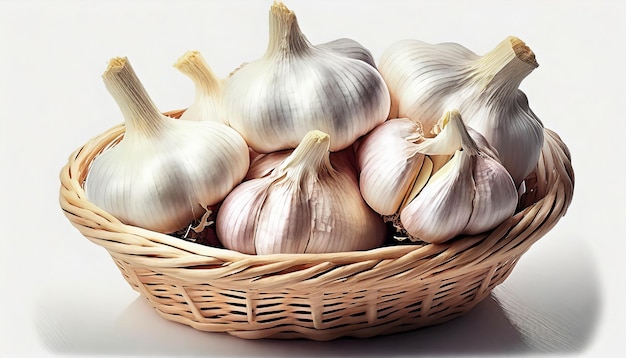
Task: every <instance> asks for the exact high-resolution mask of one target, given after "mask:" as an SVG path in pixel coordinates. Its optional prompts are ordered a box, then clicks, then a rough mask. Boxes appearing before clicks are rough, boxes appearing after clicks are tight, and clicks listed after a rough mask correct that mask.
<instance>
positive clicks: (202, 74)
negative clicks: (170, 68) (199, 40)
mask: <svg viewBox="0 0 626 358" xmlns="http://www.w3.org/2000/svg"><path fill="white" fill-rule="evenodd" d="M174 67H175V68H176V69H178V70H179V71H180V72H182V73H183V74H185V75H186V76H187V77H189V78H190V79H191V80H192V81H193V83H194V85H195V100H194V102H193V103H192V104H191V105H190V106H189V108H187V110H185V112H183V114H182V115H181V116H180V119H184V120H192V121H215V122H218V123H223V124H227V120H226V112H225V111H224V104H223V93H222V88H223V80H221V79H219V78H217V76H216V75H215V73H213V70H211V67H209V65H208V64H207V63H206V60H205V59H204V57H203V56H202V54H201V53H200V52H199V51H187V52H186V53H185V54H184V55H182V56H181V57H180V58H179V59H178V60H177V61H176V63H174Z"/></svg>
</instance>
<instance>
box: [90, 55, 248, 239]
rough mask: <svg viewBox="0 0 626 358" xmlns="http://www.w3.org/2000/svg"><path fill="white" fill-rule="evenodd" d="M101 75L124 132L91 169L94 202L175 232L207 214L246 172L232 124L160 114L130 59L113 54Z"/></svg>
mask: <svg viewBox="0 0 626 358" xmlns="http://www.w3.org/2000/svg"><path fill="white" fill-rule="evenodd" d="M102 77H103V80H104V84H105V86H106V88H107V90H108V91H109V93H110V94H111V95H112V97H113V99H114V100H115V101H116V103H117V105H118V106H119V108H120V110H121V112H122V115H123V117H124V123H125V132H124V137H123V139H122V140H121V141H120V142H119V143H117V144H116V145H115V146H112V147H110V148H107V149H106V150H105V151H103V152H102V153H101V154H99V155H98V156H96V157H95V158H94V160H93V162H92V164H91V166H90V168H89V172H88V174H87V177H86V180H85V184H84V185H85V192H86V194H87V198H88V199H89V200H90V201H91V202H93V203H94V204H95V205H97V206H99V207H101V208H102V209H104V210H106V211H107V212H109V213H111V214H112V215H114V216H115V217H116V218H118V219H119V220H120V221H122V222H124V223H126V224H129V225H135V226H139V227H143V228H146V229H149V230H153V231H158V232H163V233H171V232H175V231H178V230H180V229H183V228H184V227H187V226H188V225H189V224H190V222H191V221H193V220H195V219H198V218H200V217H202V216H203V214H204V213H205V212H206V210H207V208H208V207H210V206H213V205H215V204H217V203H218V202H220V201H221V200H222V199H223V198H224V197H225V196H226V195H227V194H228V193H229V192H230V190H232V188H233V187H234V186H235V185H236V184H237V183H239V182H240V181H241V179H242V178H243V177H244V175H245V173H246V170H247V168H248V165H249V157H248V147H247V145H246V143H245V142H244V140H243V138H242V137H241V136H240V135H239V134H238V133H237V132H236V131H234V130H233V129H232V128H230V127H228V126H226V125H223V124H219V123H215V122H196V121H183V120H174V119H171V118H169V117H166V116H165V115H163V114H161V113H160V112H159V110H158V109H157V108H156V106H155V105H154V103H153V102H152V100H151V99H150V97H149V96H148V93H147V92H146V90H145V88H144V87H143V85H142V83H141V82H140V81H139V78H138V77H137V75H136V73H135V71H134V69H133V68H132V66H131V64H130V62H129V61H128V59H127V58H114V59H112V60H111V61H110V62H109V65H108V67H107V70H106V71H105V73H104V74H103V76H102Z"/></svg>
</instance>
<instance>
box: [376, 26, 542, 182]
mask: <svg viewBox="0 0 626 358" xmlns="http://www.w3.org/2000/svg"><path fill="white" fill-rule="evenodd" d="M537 66H538V64H537V62H536V60H535V55H534V53H533V52H532V51H531V49H530V48H529V47H528V46H526V44H524V42H522V41H521V40H520V39H518V38H516V37H512V36H511V37H508V38H506V39H505V40H504V41H502V42H501V43H500V44H498V46H497V47H496V48H495V49H493V50H492V51H490V52H489V53H487V54H485V55H484V56H478V55H476V54H475V53H474V52H472V51H470V50H468V49H467V48H465V47H463V46H461V45H459V44H456V43H441V44H428V43H425V42H422V41H417V40H403V41H398V42H396V43H394V44H393V45H392V46H390V47H389V48H388V49H387V50H386V51H385V52H384V53H383V56H382V58H381V61H380V64H379V66H378V68H379V70H380V73H381V74H382V75H383V77H384V78H385V81H386V82H387V85H388V87H389V92H390V95H391V101H392V110H391V115H392V116H398V117H406V118H410V119H419V120H420V121H421V122H422V125H423V126H424V133H425V135H427V136H429V135H430V133H431V128H432V127H433V126H434V124H435V122H436V121H437V119H438V118H439V115H440V114H441V113H442V112H443V111H444V110H446V109H448V108H457V109H458V110H459V111H460V112H461V114H462V115H463V120H464V121H465V123H466V124H467V125H468V126H470V127H472V128H473V129H475V130H476V131H478V132H479V133H481V134H482V135H483V136H484V137H485V138H486V139H487V141H488V142H489V143H490V144H491V145H492V146H493V147H494V148H495V149H496V150H497V151H498V154H499V157H500V160H501V162H502V164H503V165H504V166H505V167H506V168H507V170H508V171H509V173H510V174H511V176H512V177H513V179H514V181H515V183H516V185H520V183H521V182H522V180H523V179H524V178H525V177H526V176H527V175H528V174H529V173H530V172H531V171H532V170H533V169H534V168H535V166H536V165H537V161H538V159H539V154H540V151H541V147H542V145H543V124H542V123H541V121H540V120H539V118H537V116H536V115H535V114H534V113H533V111H532V110H531V109H530V107H529V105H528V100H527V98H526V95H525V94H524V93H523V92H522V91H521V90H519V85H520V83H521V82H522V80H523V79H524V78H525V77H526V76H528V74H530V73H531V72H532V71H533V70H534V69H535V68H536V67H537Z"/></svg>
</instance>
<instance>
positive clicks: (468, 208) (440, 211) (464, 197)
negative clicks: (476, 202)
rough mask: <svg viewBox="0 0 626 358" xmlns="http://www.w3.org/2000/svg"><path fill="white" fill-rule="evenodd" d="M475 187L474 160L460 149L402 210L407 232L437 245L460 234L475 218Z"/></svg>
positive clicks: (401, 214)
mask: <svg viewBox="0 0 626 358" xmlns="http://www.w3.org/2000/svg"><path fill="white" fill-rule="evenodd" d="M471 187H472V175H471V158H470V157H469V156H467V155H465V154H464V153H463V152H462V151H460V150H459V151H457V152H456V153H455V154H454V155H453V156H452V158H451V159H450V161H448V163H446V164H445V165H444V166H443V167H442V168H441V169H439V170H438V171H437V172H436V173H435V174H433V175H432V177H431V178H430V180H429V182H428V184H426V186H425V187H424V188H423V189H422V191H421V192H420V193H419V195H417V196H416V197H415V198H414V199H413V200H412V201H411V202H410V203H409V204H407V205H406V206H405V207H404V208H403V209H402V210H401V211H400V222H401V223H402V226H403V228H404V230H405V231H406V232H407V233H408V234H409V235H411V236H412V239H413V240H415V239H419V240H422V241H425V242H429V243H434V244H436V243H442V242H445V241H448V240H450V239H451V238H453V237H455V236H456V235H458V234H460V233H461V232H462V231H463V229H465V226H466V225H467V222H468V221H469V219H470V216H471V215H472V200H473V190H472V188H471Z"/></svg>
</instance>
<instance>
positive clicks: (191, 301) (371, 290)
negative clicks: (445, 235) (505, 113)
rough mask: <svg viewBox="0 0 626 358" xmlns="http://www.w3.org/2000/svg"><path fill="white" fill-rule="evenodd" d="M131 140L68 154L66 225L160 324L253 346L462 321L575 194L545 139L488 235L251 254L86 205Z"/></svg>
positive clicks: (102, 142)
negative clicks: (108, 159)
mask: <svg viewBox="0 0 626 358" xmlns="http://www.w3.org/2000/svg"><path fill="white" fill-rule="evenodd" d="M123 133H124V127H123V126H122V125H120V126H116V127H114V128H112V129H110V130H108V131H107V132H105V133H103V134H101V135H100V136H98V137H96V138H93V139H92V140H90V141H89V142H87V143H86V144H85V145H84V146H83V147H82V148H80V149H78V150H77V151H76V152H75V153H73V154H72V155H71V156H70V158H69V162H68V163H67V165H66V166H65V167H64V168H63V170H62V171H61V176H60V179H61V191H60V203H61V207H62V208H63V210H64V213H65V215H66V216H67V218H68V219H69V220H70V222H71V223H72V224H73V225H74V226H75V227H76V228H78V230H79V231H80V232H81V233H82V234H83V235H84V236H85V237H86V238H88V239H89V240H91V241H92V242H94V243H96V244H98V245H100V246H102V247H104V248H105V249H106V250H107V251H108V252H109V253H110V255H111V256H112V258H113V260H114V261H115V263H116V264H117V266H118V268H119V269H120V271H121V272H122V274H123V276H124V278H125V279H126V280H127V281H128V283H129V284H130V285H131V287H132V288H133V289H135V290H137V291H138V292H140V294H141V295H142V296H143V297H144V298H145V299H146V300H147V301H148V302H149V303H150V304H151V305H152V306H153V307H154V308H155V309H156V311H157V312H158V313H159V314H160V315H161V316H163V317H164V318H166V319H168V320H171V321H176V322H180V323H183V324H187V325H189V326H192V327H194V328H196V329H198V330H203V331H210V332H227V333H229V334H231V335H235V336H238V337H242V338H249V339H257V338H267V337H272V338H307V339H312V340H322V341H323V340H331V339H335V338H338V337H342V336H352V337H371V336H376V335H383V334H390V333H394V332H401V331H407V330H411V329H415V328H418V327H424V326H429V325H434V324H439V323H443V322H446V321H449V320H451V319H453V318H456V317H458V316H461V315H463V314H464V313H466V312H468V311H469V310H470V309H472V308H473V307H474V306H475V305H476V304H478V303H479V302H480V301H481V300H483V299H484V298H485V297H487V296H488V295H489V294H490V292H491V290H492V289H493V288H494V287H495V286H497V285H498V284H500V283H502V282H503V281H504V280H505V279H506V278H507V276H508V275H509V274H510V273H511V270H512V269H513V267H514V266H515V264H516V263H517V261H518V259H519V258H520V256H521V255H522V254H523V253H524V252H526V250H528V249H529V247H530V246H531V245H532V244H533V243H534V242H536V241H537V240H538V239H539V238H541V237H542V236H543V235H544V234H546V233H547V232H548V231H549V230H550V229H551V228H552V227H553V226H554V225H555V224H556V223H557V222H558V220H559V219H560V218H561V217H562V216H563V215H564V214H565V212H566V210H567V208H568V206H569V204H570V202H571V199H572V194H573V188H574V173H573V170H572V167H571V158H570V154H569V151H568V149H567V147H566V146H565V144H564V143H563V142H562V141H561V139H560V138H559V137H558V136H557V135H556V134H555V133H554V132H552V131H550V130H548V129H545V142H544V146H543V150H542V155H541V158H540V160H539V163H538V165H537V168H536V170H535V171H534V172H533V173H532V174H531V175H530V176H529V177H528V178H527V180H526V182H527V189H528V191H527V194H525V195H524V196H523V197H522V199H521V202H520V209H519V211H518V213H517V214H515V215H514V216H513V217H512V218H510V219H509V220H507V221H505V222H504V223H502V224H501V225H500V226H498V227H497V228H495V229H494V230H492V231H490V232H487V233H484V234H481V235H475V236H472V237H464V238H460V239H457V240H454V241H453V242H450V243H446V244H439V245H432V244H431V245H426V246H419V245H397V246H388V247H382V248H378V249H374V250H369V251H363V252H348V253H335V254H277V255H267V256H261V255H259V256H252V255H245V254H240V253H237V252H233V251H230V250H226V249H219V248H214V247H210V246H204V245H199V244H196V243H192V242H188V241H185V240H182V239H179V238H175V237H172V236H168V235H164V234H160V233H156V232H152V231H149V230H145V229H141V228H138V227H133V226H128V225H125V224H122V223H121V222H120V221H119V220H117V219H116V218H115V217H113V216H112V215H110V214H108V213H107V212H105V211H103V210H101V209H100V208H98V207H97V206H95V205H94V204H92V203H91V202H89V201H88V200H87V199H86V197H85V192H84V191H83V187H82V184H83V182H84V179H85V177H86V174H87V171H88V169H89V165H90V163H91V161H92V160H93V159H94V157H96V156H97V155H98V154H99V153H100V152H102V151H103V150H105V149H106V148H108V147H109V146H111V145H114V144H115V143H117V142H118V141H119V139H120V138H121V137H122V135H123Z"/></svg>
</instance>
